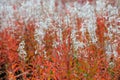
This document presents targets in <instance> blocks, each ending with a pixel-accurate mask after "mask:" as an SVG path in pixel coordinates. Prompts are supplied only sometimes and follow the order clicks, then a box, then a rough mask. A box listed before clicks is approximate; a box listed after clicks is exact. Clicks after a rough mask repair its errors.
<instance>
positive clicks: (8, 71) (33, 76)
mask: <svg viewBox="0 0 120 80" xmlns="http://www.w3.org/2000/svg"><path fill="white" fill-rule="evenodd" d="M68 14H69V15H70V13H68V12H66V13H65V14H64V15H68ZM62 16H63V15H62ZM118 17H120V15H118ZM62 19H64V18H62ZM62 19H61V22H62V24H61V25H59V24H58V23H57V22H56V21H55V20H52V21H51V25H49V27H48V28H47V29H44V32H45V34H44V36H43V37H42V36H38V35H35V34H36V30H37V29H38V28H39V27H38V26H37V25H36V24H35V23H36V20H34V19H33V20H28V21H27V22H25V21H24V20H22V21H20V20H19V19H16V20H15V21H14V25H15V28H14V27H11V26H9V27H7V28H4V29H3V30H1V31H0V80H120V34H119V33H115V32H114V31H113V32H112V30H111V32H110V33H112V34H113V35H112V38H111V37H110V36H108V35H109V30H108V27H109V25H113V28H114V27H115V26H120V23H119V22H118V23H116V22H115V21H113V22H110V23H109V22H108V19H106V18H104V17H103V16H101V15H98V14H97V13H96V23H95V24H96V30H95V33H96V37H97V41H96V42H95V43H94V42H93V41H92V37H91V34H90V32H89V31H88V29H86V32H85V33H84V37H83V35H82V32H81V31H80V29H81V28H82V23H83V22H84V19H82V18H79V17H75V18H74V20H75V22H76V23H75V27H74V28H73V26H72V25H71V24H72V20H70V23H68V24H66V22H65V21H64V20H62ZM74 30H76V33H75V35H74V36H75V37H76V40H77V41H79V42H83V43H85V45H83V46H82V47H77V48H76V45H75V42H74V37H73V31H74ZM118 30H119V31H120V28H119V27H118ZM61 37H62V38H61ZM36 38H42V39H41V42H39V41H37V40H36ZM114 43H117V44H118V45H117V47H116V52H117V53H118V54H117V56H116V55H114V53H112V54H107V53H106V46H107V45H109V44H114ZM20 46H24V47H23V48H22V49H23V51H22V50H21V49H20Z"/></svg>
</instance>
